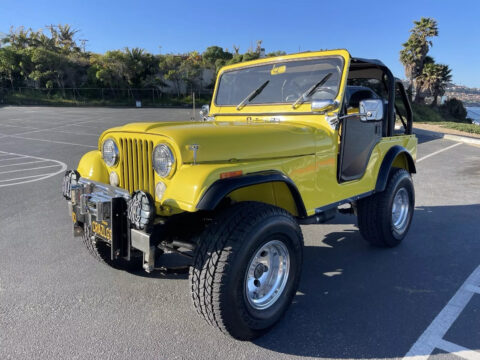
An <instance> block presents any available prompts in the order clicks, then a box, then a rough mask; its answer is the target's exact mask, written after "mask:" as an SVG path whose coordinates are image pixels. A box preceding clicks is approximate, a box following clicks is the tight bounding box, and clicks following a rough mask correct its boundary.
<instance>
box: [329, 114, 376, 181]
mask: <svg viewBox="0 0 480 360" xmlns="http://www.w3.org/2000/svg"><path fill="white" fill-rule="evenodd" d="M381 137H382V121H381V120H379V121H368V122H363V121H360V117H359V116H352V117H348V118H345V119H343V120H342V124H341V135H340V154H339V167H338V170H339V174H338V180H339V182H345V181H352V180H356V179H360V178H361V177H362V176H363V174H364V173H365V170H366V168H367V165H368V162H369V160H370V155H371V154H372V151H373V148H374V147H375V145H376V144H377V143H378V142H379V141H380V139H381Z"/></svg>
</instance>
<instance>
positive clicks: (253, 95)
mask: <svg viewBox="0 0 480 360" xmlns="http://www.w3.org/2000/svg"><path fill="white" fill-rule="evenodd" d="M269 82H270V80H267V81H265V82H264V83H263V84H262V85H260V86H259V87H258V88H257V89H255V90H253V91H252V92H251V93H250V94H248V95H247V97H246V98H245V99H243V100H242V102H241V103H240V104H238V105H237V110H241V109H242V108H243V107H244V106H245V105H246V104H247V103H249V102H250V101H252V100H253V99H255V98H256V97H257V96H258V95H260V93H261V92H262V91H263V89H265V87H266V86H267V85H268V83H269Z"/></svg>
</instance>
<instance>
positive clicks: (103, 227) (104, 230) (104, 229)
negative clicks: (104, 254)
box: [92, 221, 112, 241]
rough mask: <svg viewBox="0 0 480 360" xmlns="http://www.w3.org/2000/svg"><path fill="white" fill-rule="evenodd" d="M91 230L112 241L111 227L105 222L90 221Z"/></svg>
mask: <svg viewBox="0 0 480 360" xmlns="http://www.w3.org/2000/svg"><path fill="white" fill-rule="evenodd" d="M92 231H93V232H94V233H95V234H96V235H98V236H100V237H102V238H104V239H105V240H108V241H112V229H110V228H109V227H108V224H107V223H106V222H102V223H99V222H96V221H92Z"/></svg>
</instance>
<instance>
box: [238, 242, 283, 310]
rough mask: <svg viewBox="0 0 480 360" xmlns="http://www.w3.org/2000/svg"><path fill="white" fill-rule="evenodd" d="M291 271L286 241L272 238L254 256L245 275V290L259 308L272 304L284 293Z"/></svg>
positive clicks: (255, 307)
mask: <svg viewBox="0 0 480 360" xmlns="http://www.w3.org/2000/svg"><path fill="white" fill-rule="evenodd" d="M289 271H290V254H289V252H288V249H287V247H286V246H285V244H284V243H282V242H281V241H278V240H272V241H269V242H267V243H266V244H265V245H263V246H262V247H261V248H260V249H259V250H258V251H257V252H256V254H255V255H254V256H253V258H252V260H251V261H250V264H249V265H248V268H247V273H246V275H245V292H246V296H247V299H248V302H249V303H250V305H251V306H252V307H253V308H254V309H257V310H264V309H267V308H269V307H270V306H272V305H273V304H274V303H275V302H276V301H277V300H278V298H279V297H280V296H281V295H282V292H283V290H284V289H285V285H286V284H287V280H288V275H289Z"/></svg>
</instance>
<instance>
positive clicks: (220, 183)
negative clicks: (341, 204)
mask: <svg viewBox="0 0 480 360" xmlns="http://www.w3.org/2000/svg"><path fill="white" fill-rule="evenodd" d="M269 182H283V183H285V184H286V185H287V187H288V189H289V190H290V193H291V194H292V197H293V200H294V201H295V205H296V206H297V211H298V216H299V217H306V216H307V211H306V209H305V205H304V203H303V200H302V196H301V195H300V192H299V191H298V188H297V186H296V185H295V183H294V182H293V180H292V179H290V178H289V177H288V176H286V175H285V174H283V173H281V172H280V171H276V170H271V171H262V172H257V173H250V174H246V175H243V176H237V177H231V178H226V179H219V180H217V181H215V182H214V183H213V184H212V185H210V187H209V188H208V189H207V191H205V193H204V194H203V195H202V197H201V199H200V201H199V202H198V204H197V209H198V210H214V209H215V208H216V207H217V206H218V204H220V202H221V201H222V199H224V198H225V196H227V195H228V194H230V193H231V192H232V191H234V190H237V189H240V188H244V187H247V186H252V185H258V184H264V183H269Z"/></svg>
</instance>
